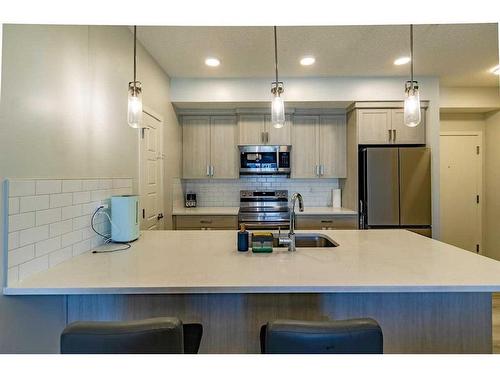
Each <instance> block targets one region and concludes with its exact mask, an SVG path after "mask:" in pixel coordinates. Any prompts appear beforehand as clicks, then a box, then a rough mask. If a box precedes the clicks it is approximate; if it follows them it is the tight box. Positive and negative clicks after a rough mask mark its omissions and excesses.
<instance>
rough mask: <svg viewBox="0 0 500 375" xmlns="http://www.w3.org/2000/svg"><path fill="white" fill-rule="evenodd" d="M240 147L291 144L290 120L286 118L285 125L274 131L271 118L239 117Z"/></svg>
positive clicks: (288, 117)
mask: <svg viewBox="0 0 500 375" xmlns="http://www.w3.org/2000/svg"><path fill="white" fill-rule="evenodd" d="M238 128H239V144H240V145H262V144H269V145H289V144H290V143H291V140H290V138H291V119H290V116H286V122H285V125H284V126H283V127H282V128H280V129H276V128H274V127H273V126H272V124H271V116H267V115H257V114H256V115H253V114H248V115H240V116H239V120H238Z"/></svg>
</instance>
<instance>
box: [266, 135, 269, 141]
mask: <svg viewBox="0 0 500 375" xmlns="http://www.w3.org/2000/svg"><path fill="white" fill-rule="evenodd" d="M266 143H269V132H266Z"/></svg>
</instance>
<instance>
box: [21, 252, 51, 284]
mask: <svg viewBox="0 0 500 375" xmlns="http://www.w3.org/2000/svg"><path fill="white" fill-rule="evenodd" d="M48 268H49V256H48V255H45V256H43V257H40V258H35V259H32V260H30V261H29V262H26V263H23V264H21V265H20V266H19V280H23V279H26V278H27V277H29V276H31V275H33V274H35V273H37V272H41V271H45V270H46V269H48Z"/></svg>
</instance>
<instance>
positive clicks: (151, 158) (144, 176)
mask: <svg viewBox="0 0 500 375" xmlns="http://www.w3.org/2000/svg"><path fill="white" fill-rule="evenodd" d="M142 128H143V129H141V134H140V153H141V155H140V159H141V163H140V172H139V176H140V177H139V178H140V205H141V217H142V220H141V229H142V230H155V229H163V222H164V219H163V173H162V171H163V151H162V142H161V140H162V139H163V137H162V135H163V124H162V122H161V121H160V120H159V119H158V118H157V117H155V116H153V115H152V114H149V113H148V112H146V111H144V113H143V122H142Z"/></svg>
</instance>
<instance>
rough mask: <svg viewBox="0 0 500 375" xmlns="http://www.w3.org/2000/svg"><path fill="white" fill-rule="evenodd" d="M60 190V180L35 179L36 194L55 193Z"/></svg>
mask: <svg viewBox="0 0 500 375" xmlns="http://www.w3.org/2000/svg"><path fill="white" fill-rule="evenodd" d="M61 190H62V181H61V180H37V181H36V194H37V195H40V194H55V193H60V192H61Z"/></svg>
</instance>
